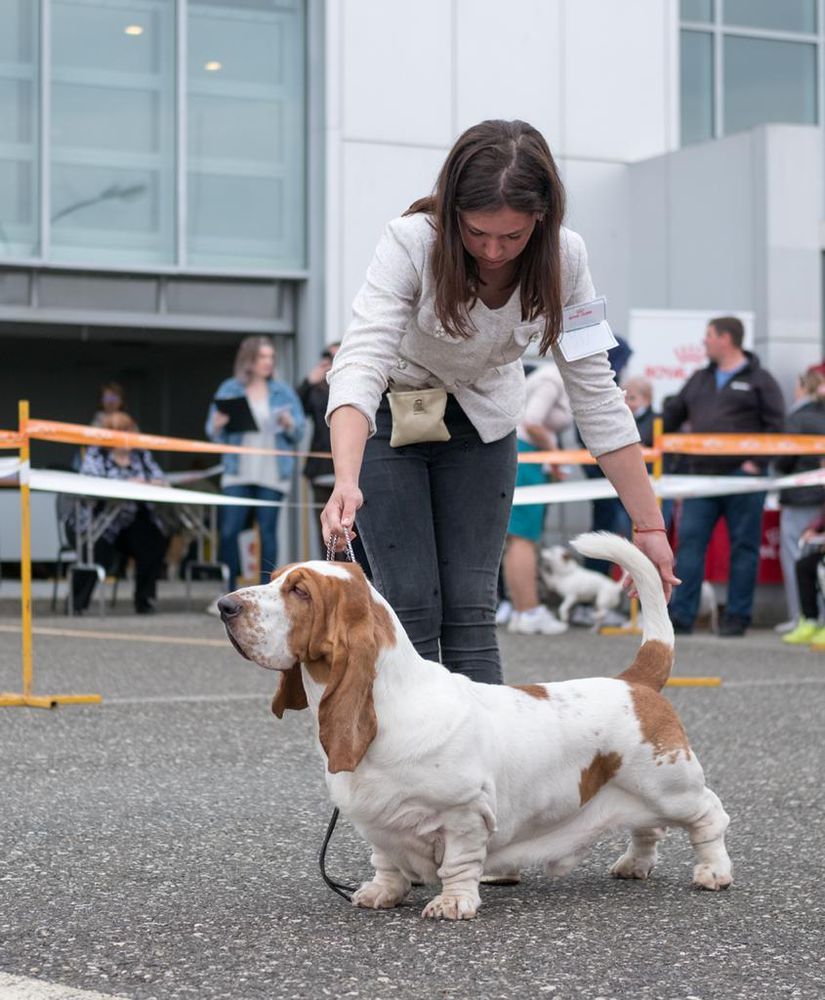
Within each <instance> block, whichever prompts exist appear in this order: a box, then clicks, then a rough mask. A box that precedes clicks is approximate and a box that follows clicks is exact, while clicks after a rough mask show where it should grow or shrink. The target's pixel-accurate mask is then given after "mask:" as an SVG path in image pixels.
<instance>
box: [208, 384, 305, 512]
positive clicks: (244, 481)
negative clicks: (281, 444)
mask: <svg viewBox="0 0 825 1000" xmlns="http://www.w3.org/2000/svg"><path fill="white" fill-rule="evenodd" d="M246 400H247V402H248V403H249V408H250V410H252V416H253V417H254V418H255V423H256V424H257V425H258V430H257V431H247V432H246V433H245V434H244V435H243V437H242V439H241V444H242V445H243V446H244V448H274V447H275V429H276V424H275V414H274V413H272V411H271V410H270V409H269V399H268V397H266V396H265V397H264V398H263V399H250V398H249V396H247V397H246ZM238 458H239V464H238V471H237V472H235V473H233V474H227V473H224V474H223V476H222V477H221V486H266V487H267V488H268V489H270V490H280V491H281V492H282V493H288V492H289V487H290V482H289V480H288V479H287V480H283V479H281V478H280V476H279V475H278V458H277V456H276V455H239V456H238Z"/></svg>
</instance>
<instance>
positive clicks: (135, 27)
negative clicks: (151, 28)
mask: <svg viewBox="0 0 825 1000" xmlns="http://www.w3.org/2000/svg"><path fill="white" fill-rule="evenodd" d="M123 31H124V34H126V35H142V34H143V28H142V27H141V26H140V25H139V24H129V25H127V26H126V27H125V28H124V29H123Z"/></svg>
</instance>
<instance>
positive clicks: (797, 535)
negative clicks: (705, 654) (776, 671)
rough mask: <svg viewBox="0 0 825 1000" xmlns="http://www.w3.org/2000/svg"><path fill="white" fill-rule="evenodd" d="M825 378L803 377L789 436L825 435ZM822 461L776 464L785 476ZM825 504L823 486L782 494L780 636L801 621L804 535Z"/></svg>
mask: <svg viewBox="0 0 825 1000" xmlns="http://www.w3.org/2000/svg"><path fill="white" fill-rule="evenodd" d="M823 389H825V374H823V373H822V372H820V371H817V370H815V369H809V370H808V371H807V372H805V373H804V374H802V375H800V377H799V380H798V382H797V385H796V390H795V393H794V403H793V405H792V406H791V408H790V410H789V411H788V420H787V423H786V425H785V430H786V431H787V433H788V434H825V398H823V396H822V394H821V393H822V390H823ZM821 464H822V459H821V458H820V457H819V456H817V455H782V456H780V457H778V458H776V459H775V460H774V468H775V470H776V472H777V473H778V474H779V475H781V476H788V475H792V474H793V473H797V472H809V471H811V470H812V469H818V468H819V467H820V465H821ZM823 503H825V488H824V487H822V486H796V487H793V488H791V489H786V490H781V491H780V493H779V506H780V509H781V513H780V517H779V560H780V562H781V564H782V579H783V581H784V585H785V601H786V603H787V608H788V620H787V621H786V622H783V623H782V624H781V625H777V627H776V630H777V632H779V633H785V632H790V631H791V630H792V629H793V628H794V627H795V626H796V624H797V622H798V621H799V617H800V613H801V609H800V603H799V590H798V587H797V572H796V566H797V560H798V559H799V545H800V540H801V538H802V534H803V532H804V531H805V529H806V528H807V526H808V525H809V524H810V523H811V521H813V520H814V519H815V518H816V517H817V516H818V514H819V511H820V508H821V507H822V504H823Z"/></svg>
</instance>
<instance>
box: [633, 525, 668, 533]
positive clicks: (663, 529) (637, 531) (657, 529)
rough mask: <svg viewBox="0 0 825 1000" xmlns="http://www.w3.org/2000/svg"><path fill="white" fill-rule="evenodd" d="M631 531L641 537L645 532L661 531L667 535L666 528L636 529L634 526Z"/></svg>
mask: <svg viewBox="0 0 825 1000" xmlns="http://www.w3.org/2000/svg"><path fill="white" fill-rule="evenodd" d="M633 530H634V531H635V532H636V534H637V535H641V534H642V533H644V532H645V531H663V532H664V533H665V534H667V528H637V527H636V525H635V524H634V525H633Z"/></svg>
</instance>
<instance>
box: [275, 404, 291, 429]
mask: <svg viewBox="0 0 825 1000" xmlns="http://www.w3.org/2000/svg"><path fill="white" fill-rule="evenodd" d="M278 426H279V427H280V428H282V429H283V430H285V431H291V430H292V428H293V427H294V426H295V421H294V420H293V418H292V414H291V413H290V411H289V410H288V409H285V410H281V411H280V412H279V413H278Z"/></svg>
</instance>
